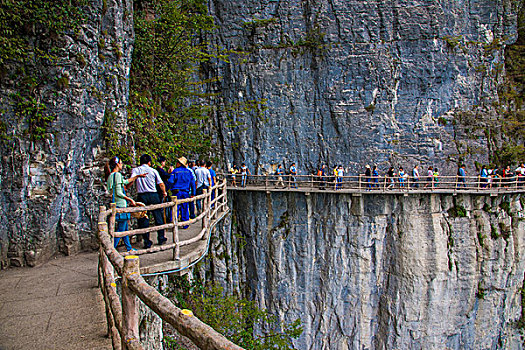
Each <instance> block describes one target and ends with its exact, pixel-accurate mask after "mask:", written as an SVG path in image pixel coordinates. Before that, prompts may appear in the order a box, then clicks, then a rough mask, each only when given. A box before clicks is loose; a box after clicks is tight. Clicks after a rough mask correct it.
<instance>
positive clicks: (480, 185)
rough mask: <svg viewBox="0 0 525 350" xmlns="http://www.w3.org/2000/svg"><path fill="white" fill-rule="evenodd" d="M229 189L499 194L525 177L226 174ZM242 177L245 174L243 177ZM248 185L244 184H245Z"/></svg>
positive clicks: (518, 189)
mask: <svg viewBox="0 0 525 350" xmlns="http://www.w3.org/2000/svg"><path fill="white" fill-rule="evenodd" d="M221 176H226V177H227V178H228V190H234V191H267V192H307V193H310V192H320V193H323V192H332V193H335V192H337V193H349V194H356V195H361V194H404V195H408V194H418V193H441V194H458V193H477V194H485V195H493V196H496V195H498V194H502V193H524V192H525V177H523V176H514V177H509V178H503V179H497V180H495V181H494V180H492V181H489V180H488V179H483V178H480V177H479V176H465V177H459V176H441V177H439V178H438V180H437V181H436V179H435V178H428V177H420V178H419V179H414V178H411V177H408V178H405V179H404V180H403V181H400V179H399V177H394V178H390V177H386V176H379V177H366V176H364V175H358V176H342V177H334V176H324V177H319V176H314V175H296V176H292V175H282V176H278V175H239V174H237V175H235V177H233V176H232V175H226V174H221ZM243 177H244V178H245V179H244V180H243ZM243 185H245V186H243Z"/></svg>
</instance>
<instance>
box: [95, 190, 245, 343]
mask: <svg viewBox="0 0 525 350" xmlns="http://www.w3.org/2000/svg"><path fill="white" fill-rule="evenodd" d="M226 193H227V189H226V181H222V182H221V183H219V184H217V185H216V186H214V187H213V188H211V189H210V191H206V192H205V193H204V194H202V195H199V196H195V197H194V198H188V199H183V200H178V199H176V198H174V200H173V201H172V202H169V203H163V204H157V205H151V206H147V207H132V208H116V207H115V206H114V205H113V206H112V207H111V208H110V209H106V208H105V207H101V208H100V213H99V220H98V221H99V222H98V238H99V243H100V253H99V266H98V278H99V281H100V289H101V291H102V295H103V300H104V304H105V307H106V319H107V325H108V333H109V335H110V338H111V341H112V346H113V348H114V349H143V347H142V345H141V343H140V336H139V324H138V322H139V314H138V306H139V304H138V300H139V299H140V300H141V301H142V302H143V303H144V304H146V306H148V307H149V308H150V309H151V310H153V311H154V312H155V313H156V314H157V315H158V316H160V317H161V318H162V319H163V320H164V321H165V322H167V323H169V324H171V325H172V326H173V327H174V328H175V329H176V330H177V331H178V332H179V333H180V334H182V335H183V336H186V337H187V338H189V339H190V340H191V341H192V342H193V343H194V344H195V345H197V346H198V347H199V348H201V349H209V350H214V349H217V350H219V349H223V350H226V349H228V350H242V348H241V347H239V346H237V345H235V344H234V343H232V342H231V341H229V340H228V339H226V338H225V337H224V336H223V335H221V334H220V333H218V332H216V331H215V330H214V329H213V328H211V327H210V326H208V325H206V324H205V323H203V322H202V321H200V320H199V319H198V318H197V317H195V316H194V315H193V313H192V312H191V310H181V309H179V308H178V307H176V306H175V305H174V304H173V303H172V302H171V301H170V300H169V299H167V298H166V297H164V296H163V295H162V294H160V293H159V292H158V291H157V290H156V289H155V288H153V287H152V286H150V285H149V284H148V282H147V281H146V280H145V279H144V276H147V275H154V274H164V273H184V271H185V269H187V268H188V267H191V266H192V265H194V264H196V263H197V262H198V261H200V259H202V258H203V257H204V256H205V255H206V253H207V251H208V247H209V242H210V238H211V234H212V230H213V228H214V227H215V225H216V223H217V222H219V221H220V220H222V219H223V218H224V217H225V215H226V214H227V213H228V212H229V208H228V202H227V196H226ZM198 200H199V201H202V208H203V210H202V212H201V213H200V214H199V215H198V216H197V217H196V218H195V219H191V220H189V221H184V222H179V221H178V217H177V208H178V206H179V205H181V204H183V203H189V202H195V201H198ZM167 208H171V209H172V210H171V220H167V221H169V222H168V223H166V224H164V225H160V226H153V227H149V228H146V229H136V230H129V231H126V232H115V217H116V214H117V213H125V212H127V213H138V212H141V211H144V210H156V209H162V210H165V209H167ZM167 212H169V211H167ZM188 225H190V228H188V229H186V230H183V227H186V226H188ZM159 229H164V230H166V237H168V238H169V241H168V242H166V243H165V244H163V245H157V246H153V247H150V248H148V249H141V250H138V251H135V252H133V255H130V254H129V253H120V252H119V251H117V250H116V249H115V248H114V247H113V238H114V237H123V236H131V235H137V234H142V233H146V232H154V231H157V230H159ZM139 260H140V263H139Z"/></svg>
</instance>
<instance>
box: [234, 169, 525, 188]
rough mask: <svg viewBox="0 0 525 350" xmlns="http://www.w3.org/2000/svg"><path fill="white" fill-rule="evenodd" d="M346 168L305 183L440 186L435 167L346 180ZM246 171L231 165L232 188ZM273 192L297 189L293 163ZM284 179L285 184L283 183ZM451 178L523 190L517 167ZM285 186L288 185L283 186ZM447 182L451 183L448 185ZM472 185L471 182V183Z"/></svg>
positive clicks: (524, 174) (370, 172)
mask: <svg viewBox="0 0 525 350" xmlns="http://www.w3.org/2000/svg"><path fill="white" fill-rule="evenodd" d="M349 172H350V171H349V168H347V169H345V168H344V167H343V166H342V165H337V166H335V167H333V168H331V169H330V168H329V167H328V166H327V165H326V164H323V165H321V166H319V168H318V169H317V171H316V172H315V173H314V174H309V175H310V178H308V179H306V181H308V182H310V183H311V182H312V181H314V182H315V183H317V185H318V187H319V188H320V189H325V188H327V187H329V186H333V189H335V190H339V189H342V188H343V184H344V183H345V182H352V180H353V179H355V178H358V179H359V182H361V181H362V186H363V187H365V188H366V189H368V190H373V189H377V188H386V189H393V188H406V187H408V186H410V187H412V188H419V187H420V186H421V187H424V188H427V187H430V188H436V187H439V186H440V181H441V175H440V172H439V169H438V168H437V167H433V166H429V167H428V168H427V169H426V170H421V169H420V167H419V165H415V166H414V167H412V168H411V169H409V170H405V169H404V168H403V167H398V168H397V169H395V168H394V167H393V166H390V167H389V168H388V170H386V171H384V172H382V173H380V170H379V169H378V167H377V165H374V166H373V167H370V165H366V166H365V168H364V171H363V173H361V174H358V175H354V176H349V175H348V174H349ZM249 175H251V172H250V170H249V169H248V167H247V166H246V164H245V163H242V166H241V167H240V168H239V167H237V166H236V165H234V166H233V167H232V168H231V169H230V171H229V177H230V181H231V185H232V186H237V182H238V180H239V178H240V186H241V187H246V184H247V182H249ZM270 175H272V176H273V177H274V183H275V187H276V188H285V187H290V188H297V167H296V164H295V163H291V165H290V167H289V168H288V170H287V171H285V169H284V168H283V166H282V164H279V165H278V166H277V168H276V170H275V172H274V173H273V174H270ZM285 178H286V181H285ZM447 178H453V183H454V184H455V185H456V186H457V187H467V183H468V182H469V181H468V179H469V178H470V179H472V178H474V179H476V180H474V181H477V182H478V183H479V187H480V188H492V187H497V186H508V185H509V184H511V183H513V182H515V183H517V184H518V186H525V165H524V164H523V163H521V164H520V165H519V166H518V167H517V168H515V169H514V170H513V169H512V168H511V167H510V166H506V167H495V166H492V167H490V168H489V167H487V166H482V167H481V169H480V170H479V172H478V171H475V172H474V173H471V174H469V173H468V172H467V169H466V166H465V165H464V164H462V165H460V166H459V167H458V170H457V173H456V175H452V176H448V177H447ZM285 182H286V183H287V184H288V186H286V184H285ZM448 182H451V181H448ZM471 182H472V181H471Z"/></svg>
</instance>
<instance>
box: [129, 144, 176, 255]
mask: <svg viewBox="0 0 525 350" xmlns="http://www.w3.org/2000/svg"><path fill="white" fill-rule="evenodd" d="M144 174H145V176H144V177H139V178H138V179H137V180H136V181H135V184H136V185H137V193H138V200H139V202H142V203H144V204H146V205H152V204H159V203H160V202H161V199H160V198H159V194H158V193H157V189H156V185H158V186H159V187H160V190H161V192H162V197H166V196H167V193H166V186H164V182H163V181H162V179H161V177H160V175H159V172H158V171H157V170H155V169H153V168H152V167H151V157H150V156H149V155H148V154H143V155H142V156H140V166H139V167H137V168H135V169H133V171H132V172H131V176H132V177H133V176H136V175H144ZM152 214H153V218H154V219H155V224H156V225H157V226H160V225H162V224H164V218H163V215H162V209H156V210H153V211H152ZM137 221H138V227H139V228H147V227H149V217H148V216H147V215H146V216H145V217H143V218H140V219H138V220H137ZM142 238H143V239H144V249H148V248H149V247H151V245H152V244H153V242H152V241H151V240H150V239H149V232H148V233H144V234H143V235H142ZM166 241H167V239H166V237H164V230H158V231H157V243H158V244H159V245H162V244H164V243H166Z"/></svg>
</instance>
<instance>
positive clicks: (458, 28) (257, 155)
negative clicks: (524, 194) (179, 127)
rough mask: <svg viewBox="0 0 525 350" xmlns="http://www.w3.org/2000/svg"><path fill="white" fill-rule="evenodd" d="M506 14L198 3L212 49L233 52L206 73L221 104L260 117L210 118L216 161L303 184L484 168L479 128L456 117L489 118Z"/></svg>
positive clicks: (423, 6) (502, 10) (493, 4)
mask: <svg viewBox="0 0 525 350" xmlns="http://www.w3.org/2000/svg"><path fill="white" fill-rule="evenodd" d="M516 4H519V2H511V1H506V0H499V1H492V0H476V1H434V0H417V1H403V0H396V1H390V0H378V1H346V0H345V1H339V0H306V1H295V0H284V1H224V0H212V1H210V11H211V12H212V13H213V14H214V16H215V18H216V21H217V25H218V27H219V29H218V34H217V37H216V42H217V43H218V44H219V45H222V46H224V47H226V48H227V49H232V50H238V51H240V52H243V53H244V54H240V55H238V57H237V59H235V57H234V58H233V59H232V60H231V61H230V62H222V63H219V64H218V68H217V71H216V75H217V76H219V77H221V79H222V81H221V84H220V86H218V89H220V90H221V91H224V92H225V96H226V97H225V100H224V101H223V102H224V104H225V105H227V106H230V109H231V108H238V106H239V105H241V106H245V105H246V103H247V102H249V101H259V102H261V101H263V100H266V102H265V103H263V105H265V106H266V107H267V110H266V111H264V112H262V113H258V112H260V110H259V111H257V110H256V109H255V110H254V109H253V104H252V105H250V107H249V108H245V109H243V108H238V110H240V113H238V114H237V115H234V116H232V113H229V111H230V109H228V108H226V111H227V112H221V113H219V115H218V116H217V125H218V127H219V131H220V132H221V134H220V135H219V137H220V140H221V142H222V146H223V151H224V154H225V155H226V156H227V157H228V159H229V161H230V162H235V163H238V164H240V163H241V162H242V161H245V162H246V163H247V164H248V165H249V166H250V167H251V168H252V171H256V172H259V173H261V172H264V170H268V169H270V168H271V165H272V164H273V165H275V164H277V163H280V162H283V161H284V162H285V165H287V166H288V165H289V164H290V162H291V161H296V162H297V163H298V164H297V165H298V168H299V170H300V172H302V173H303V174H304V173H305V172H307V171H308V172H311V171H312V170H313V169H315V168H316V167H317V166H318V164H320V163H321V162H326V163H328V164H329V165H336V164H344V165H345V166H349V167H350V168H351V170H352V172H357V171H358V170H362V168H363V167H364V165H365V164H366V163H377V164H379V165H380V167H381V168H383V167H384V168H385V169H386V167H387V165H388V164H391V163H396V164H398V165H403V166H409V165H410V166H412V165H413V164H414V163H415V162H418V163H421V164H432V165H435V166H439V168H440V169H441V170H442V171H443V170H447V171H455V170H456V162H458V160H459V159H460V157H464V158H465V159H467V160H468V163H469V164H470V165H471V164H472V163H473V161H475V160H478V161H480V162H487V153H488V148H489V145H488V144H487V142H486V140H485V135H484V133H483V132H484V130H483V127H481V128H479V127H477V128H474V127H472V126H466V127H465V125H464V124H468V122H467V123H465V120H464V119H463V118H462V117H461V115H460V113H458V112H460V111H464V110H472V109H473V108H481V109H480V113H478V114H477V118H476V119H477V120H478V121H479V120H480V119H484V118H487V119H488V118H491V116H492V117H493V116H494V113H495V111H494V108H493V107H492V106H493V104H497V103H498V97H497V85H498V84H499V83H501V82H502V80H501V78H502V76H503V75H504V57H503V55H502V53H503V51H504V48H505V44H506V43H511V42H513V41H515V40H516V16H515V15H516V13H517V10H516V8H515V7H514V6H516ZM232 106H233V107H232ZM476 106H477V107H476Z"/></svg>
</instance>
